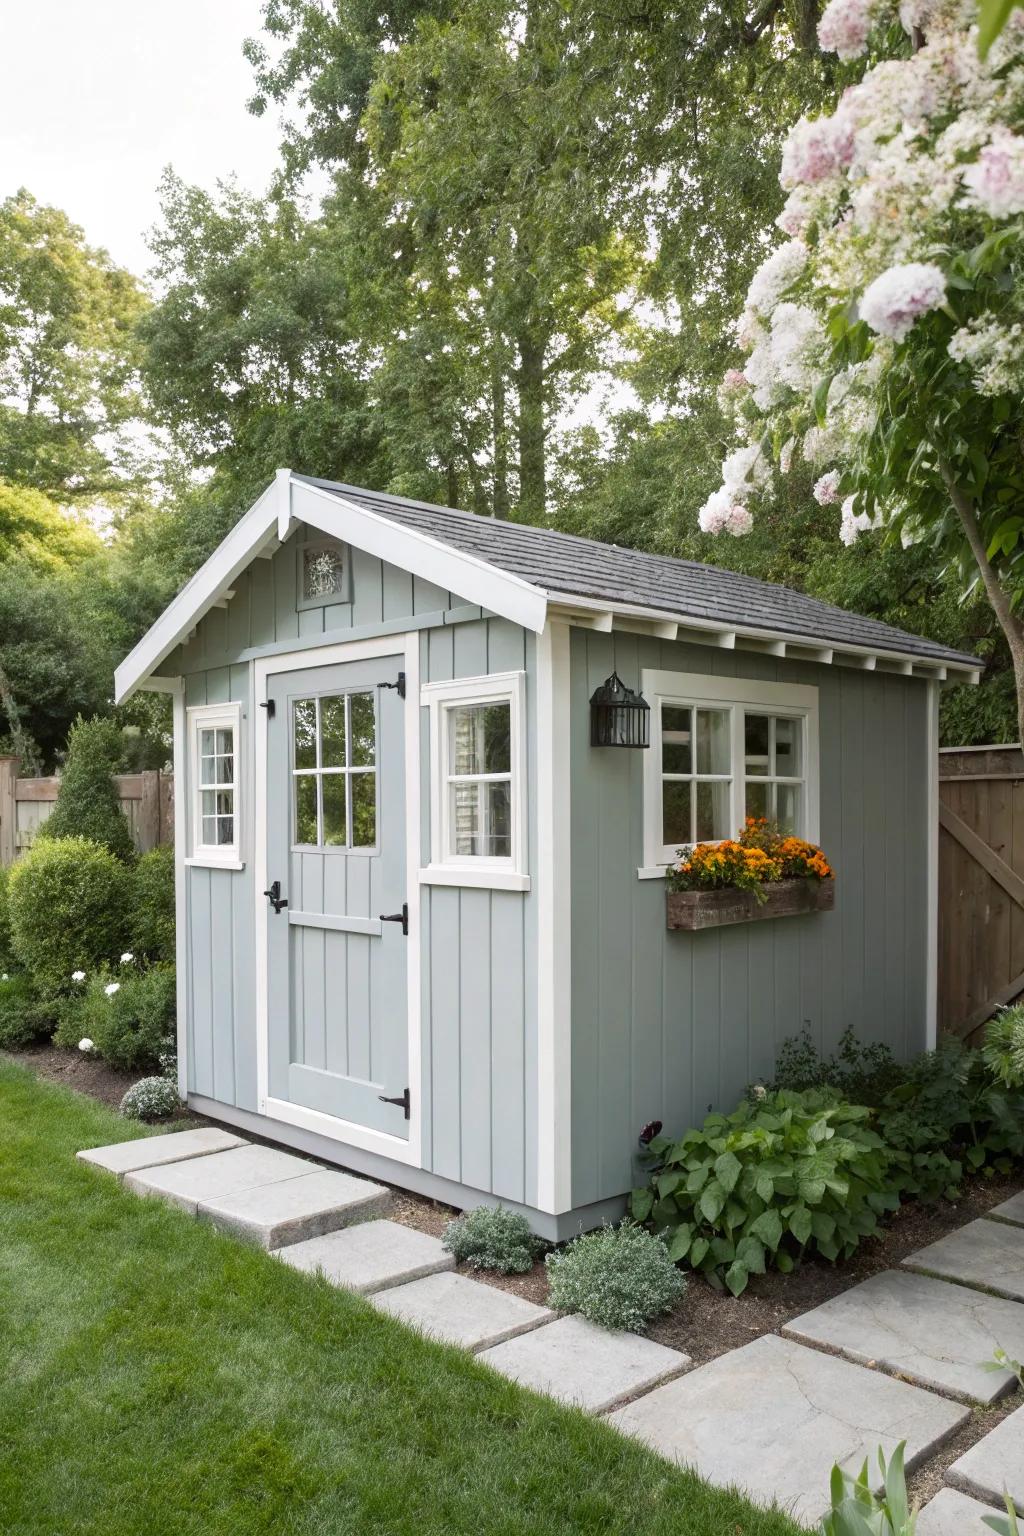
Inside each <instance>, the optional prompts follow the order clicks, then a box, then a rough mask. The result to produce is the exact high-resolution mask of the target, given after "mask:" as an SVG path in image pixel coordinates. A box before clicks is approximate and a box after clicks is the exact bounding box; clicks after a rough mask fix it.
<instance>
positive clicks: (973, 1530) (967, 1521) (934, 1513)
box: [915, 1488, 995, 1536]
mask: <svg viewBox="0 0 1024 1536" xmlns="http://www.w3.org/2000/svg"><path fill="white" fill-rule="evenodd" d="M994 1514H995V1510H994V1509H993V1508H992V1506H991V1504H979V1503H978V1501H977V1499H969V1498H968V1497H967V1495H966V1494H965V1493H957V1491H956V1489H955V1488H940V1489H939V1491H938V1493H937V1494H936V1495H935V1497H934V1499H932V1500H931V1501H930V1502H929V1503H927V1504H926V1505H925V1507H924V1509H922V1511H921V1513H920V1514H919V1515H918V1517H917V1526H916V1529H915V1536H992V1528H991V1526H988V1525H985V1524H984V1522H983V1520H982V1516H983V1515H994Z"/></svg>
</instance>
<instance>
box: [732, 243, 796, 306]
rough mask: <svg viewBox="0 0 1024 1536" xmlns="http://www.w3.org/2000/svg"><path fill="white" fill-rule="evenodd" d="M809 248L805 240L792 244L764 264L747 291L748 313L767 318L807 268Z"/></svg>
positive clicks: (782, 246) (781, 247)
mask: <svg viewBox="0 0 1024 1536" xmlns="http://www.w3.org/2000/svg"><path fill="white" fill-rule="evenodd" d="M807 255H808V252H807V247H806V245H805V244H804V243H803V241H802V240H790V241H789V242H788V244H786V245H780V246H779V248H778V250H776V251H773V252H772V254H771V255H770V256H769V257H768V258H767V260H766V261H763V262H762V263H761V265H760V266H759V267H758V269H757V271H756V272H755V273H754V275H753V277H752V278H751V280H750V287H749V289H748V290H747V304H746V307H747V309H748V310H753V311H754V313H755V314H758V315H761V316H763V317H765V318H767V317H768V316H769V315H770V314H771V313H772V310H773V309H774V308H775V306H776V305H777V304H778V302H779V300H780V299H781V298H782V295H783V294H784V293H785V292H786V290H787V289H788V288H792V286H793V284H794V283H795V282H796V280H797V278H798V277H799V276H800V274H801V272H802V271H803V269H804V267H805V266H806V265H807Z"/></svg>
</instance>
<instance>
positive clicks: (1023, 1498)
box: [946, 1408, 1024, 1512]
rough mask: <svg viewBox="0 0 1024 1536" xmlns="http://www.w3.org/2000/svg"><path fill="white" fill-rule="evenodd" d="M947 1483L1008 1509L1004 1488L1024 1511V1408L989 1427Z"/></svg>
mask: <svg viewBox="0 0 1024 1536" xmlns="http://www.w3.org/2000/svg"><path fill="white" fill-rule="evenodd" d="M946 1482H947V1483H952V1485H953V1487H954V1488H960V1489H962V1491H963V1492H964V1493H970V1494H973V1496H974V1497H975V1498H978V1499H987V1500H988V1502H989V1503H990V1504H995V1505H997V1506H998V1507H999V1508H1000V1509H1005V1507H1006V1506H1005V1505H1004V1503H1003V1491H1004V1489H1005V1491H1006V1492H1007V1493H1008V1494H1009V1495H1010V1497H1011V1499H1012V1500H1013V1502H1014V1504H1015V1505H1016V1507H1017V1508H1018V1509H1019V1510H1021V1511H1022V1512H1024V1408H1018V1409H1017V1411H1016V1413H1011V1414H1010V1415H1009V1417H1008V1418H1005V1419H1004V1420H1003V1421H1002V1423H1001V1424H997V1425H996V1427H995V1429H993V1430H990V1431H989V1433H988V1434H987V1435H985V1436H984V1438H983V1439H981V1440H979V1441H978V1442H977V1444H976V1445H972V1446H971V1448H970V1450H969V1451H965V1452H964V1454H963V1455H962V1456H961V1457H960V1459H959V1461H954V1463H953V1465H952V1466H951V1467H950V1468H948V1470H947V1472H946Z"/></svg>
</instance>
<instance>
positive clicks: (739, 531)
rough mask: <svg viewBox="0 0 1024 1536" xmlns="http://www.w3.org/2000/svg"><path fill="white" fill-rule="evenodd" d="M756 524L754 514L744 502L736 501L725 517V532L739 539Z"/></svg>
mask: <svg viewBox="0 0 1024 1536" xmlns="http://www.w3.org/2000/svg"><path fill="white" fill-rule="evenodd" d="M753 526H754V514H753V513H752V512H751V511H750V509H749V507H745V506H744V505H743V503H742V502H734V503H733V505H732V506H731V507H730V508H729V512H728V515H727V516H726V519H725V532H726V533H731V534H732V536H733V538H736V539H739V538H742V536H743V535H744V534H745V533H749V532H750V530H751V528H753Z"/></svg>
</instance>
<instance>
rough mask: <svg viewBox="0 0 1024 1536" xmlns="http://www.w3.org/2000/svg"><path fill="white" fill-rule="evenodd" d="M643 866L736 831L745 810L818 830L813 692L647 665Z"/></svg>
mask: <svg viewBox="0 0 1024 1536" xmlns="http://www.w3.org/2000/svg"><path fill="white" fill-rule="evenodd" d="M641 686H642V689H643V693H644V697H645V698H646V699H647V700H648V702H649V704H650V706H651V714H652V719H651V746H650V750H649V751H647V752H645V753H644V757H645V770H644V867H643V869H642V870H641V873H642V874H651V875H654V874H661V873H663V872H664V867H665V865H667V864H670V863H672V862H674V860H675V858H676V856H677V852H678V850H679V849H680V848H682V847H685V846H686V845H688V844H693V843H711V842H721V841H722V840H723V839H724V838H729V837H735V836H736V834H737V832H738V831H739V829H740V828H741V827H742V825H743V822H744V821H745V819H746V818H747V817H748V816H764V817H767V818H768V819H769V820H770V821H777V822H778V824H779V826H780V827H781V828H782V830H783V831H788V832H795V833H796V834H797V835H798V836H801V837H807V838H810V839H812V840H814V839H816V838H817V836H818V782H817V774H818V763H817V753H818V690H817V689H816V688H811V687H807V686H805V685H800V684H788V683H767V682H758V681H756V680H755V679H753V678H750V679H745V678H729V677H709V676H706V675H705V674H702V673H699V674H690V673H682V672H662V671H657V672H654V671H650V672H648V671H645V672H644V673H643V675H642V679H641Z"/></svg>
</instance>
